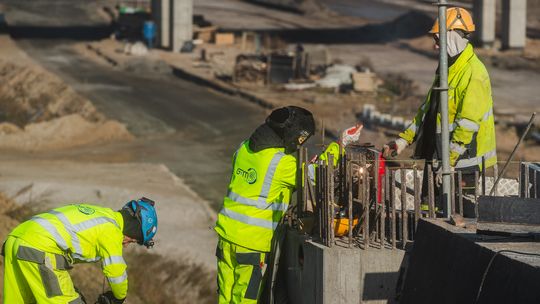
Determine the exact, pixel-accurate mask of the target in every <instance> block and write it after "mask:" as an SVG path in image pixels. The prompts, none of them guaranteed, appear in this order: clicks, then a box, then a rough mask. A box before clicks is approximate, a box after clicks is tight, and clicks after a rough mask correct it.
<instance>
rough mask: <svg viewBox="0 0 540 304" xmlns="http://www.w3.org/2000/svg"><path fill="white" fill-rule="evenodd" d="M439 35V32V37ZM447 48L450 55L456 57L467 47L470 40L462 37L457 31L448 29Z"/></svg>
mask: <svg viewBox="0 0 540 304" xmlns="http://www.w3.org/2000/svg"><path fill="white" fill-rule="evenodd" d="M438 36H439V35H438V34H437V37H438ZM446 41H447V42H446V50H447V52H448V56H450V57H456V56H457V55H459V54H461V52H463V51H464V50H465V48H466V47H467V44H468V43H469V40H467V39H466V38H463V37H461V36H460V35H459V34H458V33H457V32H456V31H448V32H447V34H446Z"/></svg>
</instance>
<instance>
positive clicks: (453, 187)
mask: <svg viewBox="0 0 540 304" xmlns="http://www.w3.org/2000/svg"><path fill="white" fill-rule="evenodd" d="M455 193H456V178H455V176H454V175H452V178H451V179H450V214H454V213H456V195H455Z"/></svg>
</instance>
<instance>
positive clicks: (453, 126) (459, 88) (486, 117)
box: [399, 44, 497, 168]
mask: <svg viewBox="0 0 540 304" xmlns="http://www.w3.org/2000/svg"><path fill="white" fill-rule="evenodd" d="M437 79H438V78H436V79H435V81H434V84H433V85H434V86H437V85H438V80H437ZM448 84H449V88H450V89H449V90H448V115H449V126H450V132H451V134H450V165H451V166H453V167H455V168H466V167H475V166H476V167H478V168H481V165H482V157H484V158H485V164H486V168H488V167H491V166H493V165H495V164H496V162H497V155H496V144H495V125H494V118H493V100H492V97H491V84H490V80H489V75H488V72H487V70H486V68H485V66H484V64H483V63H482V62H481V61H480V60H479V59H478V57H477V56H476V55H475V54H474V51H473V47H472V46H471V45H470V44H469V45H467V47H466V48H465V50H464V51H463V52H462V53H461V54H460V55H459V57H458V58H457V60H456V62H454V64H452V66H450V68H449V69H448ZM433 92H434V91H433V87H432V89H431V90H430V91H429V93H428V96H427V98H426V101H425V102H424V104H423V105H422V106H421V107H420V109H419V110H418V112H417V114H416V116H415V117H414V120H413V122H412V123H411V125H410V126H409V127H408V128H407V129H406V130H405V131H404V132H402V133H401V134H400V135H399V136H400V137H401V138H403V139H405V140H406V141H407V142H408V143H409V144H411V143H413V142H414V141H416V140H417V139H418V138H417V135H418V131H419V129H420V128H421V127H422V123H423V121H424V118H425V115H426V114H427V112H428V110H429V104H430V100H431V94H432V93H433ZM440 133H441V117H440V114H439V113H438V114H437V137H438V140H439V142H440V136H441V134H440ZM415 154H416V153H415ZM439 155H440V154H439ZM415 156H416V155H415Z"/></svg>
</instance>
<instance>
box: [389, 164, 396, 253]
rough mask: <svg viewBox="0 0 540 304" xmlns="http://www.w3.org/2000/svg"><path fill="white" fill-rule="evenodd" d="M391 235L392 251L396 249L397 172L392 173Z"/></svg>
mask: <svg viewBox="0 0 540 304" xmlns="http://www.w3.org/2000/svg"><path fill="white" fill-rule="evenodd" d="M390 172H391V173H390V226H391V228H390V235H391V237H392V249H394V248H396V222H397V221H396V190H395V189H396V177H395V171H394V170H392V171H390Z"/></svg>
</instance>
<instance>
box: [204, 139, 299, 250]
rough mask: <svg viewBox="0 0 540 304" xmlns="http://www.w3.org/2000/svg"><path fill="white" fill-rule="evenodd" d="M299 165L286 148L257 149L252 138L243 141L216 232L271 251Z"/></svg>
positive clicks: (247, 245) (249, 245) (256, 247)
mask: <svg viewBox="0 0 540 304" xmlns="http://www.w3.org/2000/svg"><path fill="white" fill-rule="evenodd" d="M296 166H297V163H296V158H295V157H294V156H292V155H288V154H285V153H284V149H283V148H267V149H263V150H261V151H258V152H254V151H251V150H250V148H249V141H245V142H244V143H242V145H241V146H240V148H239V149H238V151H236V153H235V155H234V160H233V172H232V176H231V181H230V184H229V189H228V192H227V196H226V197H225V198H224V200H223V207H222V209H221V211H220V212H219V214H218V220H217V223H216V227H215V228H214V229H215V230H216V232H217V233H218V234H219V235H220V236H221V237H222V238H224V239H226V240H228V241H229V242H232V243H235V244H238V245H240V246H243V247H246V248H249V249H252V250H256V251H261V252H269V251H270V250H271V241H272V237H273V234H274V231H275V229H276V227H277V225H278V224H279V222H280V221H281V219H282V218H283V215H284V214H285V212H286V211H287V208H288V207H289V202H290V199H291V194H292V192H293V191H294V189H295V185H296V170H297V167H296Z"/></svg>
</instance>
